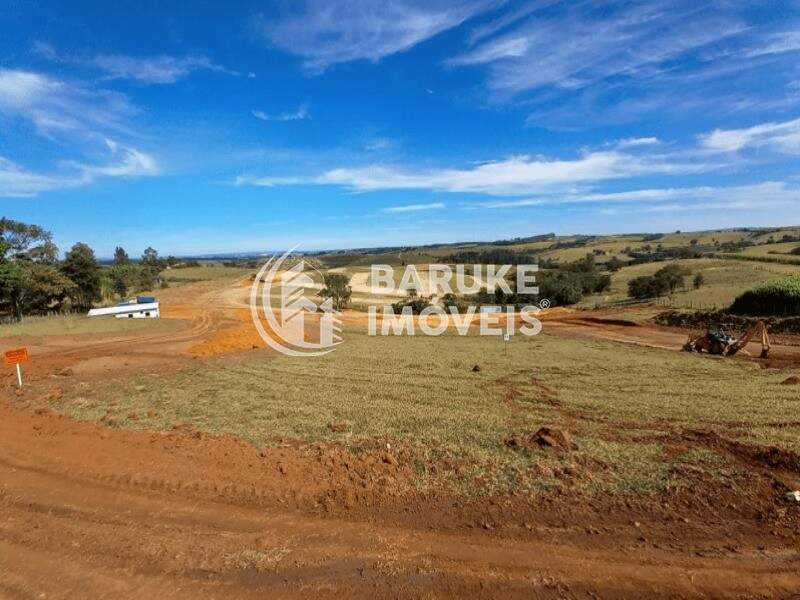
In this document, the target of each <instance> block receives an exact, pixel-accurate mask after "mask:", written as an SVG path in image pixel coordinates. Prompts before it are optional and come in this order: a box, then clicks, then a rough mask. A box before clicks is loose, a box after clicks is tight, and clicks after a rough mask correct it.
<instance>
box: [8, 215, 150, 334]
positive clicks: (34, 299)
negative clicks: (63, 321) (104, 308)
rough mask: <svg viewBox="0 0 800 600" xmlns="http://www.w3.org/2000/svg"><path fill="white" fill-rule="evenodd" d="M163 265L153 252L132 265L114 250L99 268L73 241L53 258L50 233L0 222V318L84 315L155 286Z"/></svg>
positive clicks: (88, 251) (88, 252) (89, 253)
mask: <svg viewBox="0 0 800 600" xmlns="http://www.w3.org/2000/svg"><path fill="white" fill-rule="evenodd" d="M164 266H165V261H163V260H161V259H159V257H158V253H157V252H156V251H155V250H154V249H153V248H147V250H145V251H144V254H143V255H142V257H141V259H140V260H139V261H137V262H134V261H132V260H131V259H130V258H129V257H128V254H127V252H125V250H124V249H123V248H121V247H117V249H116V251H115V252H114V263H113V265H112V266H111V267H110V268H108V269H103V268H102V267H101V266H100V265H99V264H98V262H97V258H96V257H95V253H94V250H92V248H90V247H89V246H88V245H87V244H84V243H82V242H78V243H76V244H75V245H73V246H72V248H70V249H69V251H68V252H67V253H66V254H65V255H64V258H63V260H59V250H58V247H57V246H56V245H55V243H53V235H52V233H51V232H49V231H47V230H45V229H43V228H42V227H39V226H38V225H29V224H27V223H22V222H20V221H14V220H12V219H7V218H2V219H0V314H5V315H10V316H11V317H12V318H14V319H21V318H22V317H23V316H24V315H35V314H46V313H50V312H71V311H86V310H88V309H90V308H91V307H92V305H93V304H94V303H95V302H98V301H100V300H102V299H104V298H113V297H114V296H117V297H120V298H122V297H124V296H125V295H126V294H128V293H130V292H140V291H145V290H151V289H153V288H154V287H156V286H157V285H159V284H161V280H160V277H159V273H160V272H161V270H162V269H163V268H164Z"/></svg>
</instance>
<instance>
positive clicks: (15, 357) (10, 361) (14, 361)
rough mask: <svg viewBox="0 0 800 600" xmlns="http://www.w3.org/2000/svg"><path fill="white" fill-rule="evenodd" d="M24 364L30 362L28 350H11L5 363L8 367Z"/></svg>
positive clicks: (7, 353) (6, 356)
mask: <svg viewBox="0 0 800 600" xmlns="http://www.w3.org/2000/svg"><path fill="white" fill-rule="evenodd" d="M24 362H28V349H27V348H17V349H16V350H9V351H8V352H6V355H5V363H6V364H7V365H18V364H20V363H24Z"/></svg>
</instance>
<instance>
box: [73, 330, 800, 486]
mask: <svg viewBox="0 0 800 600" xmlns="http://www.w3.org/2000/svg"><path fill="white" fill-rule="evenodd" d="M475 364H479V365H480V367H481V369H480V372H472V370H471V369H472V367H473V365H475ZM783 377H785V374H781V373H779V372H775V371H765V370H762V369H759V368H758V366H757V365H754V364H750V363H743V362H738V361H737V362H735V363H734V362H733V361H725V360H715V359H710V358H707V357H699V356H695V355H688V354H681V353H678V352H672V351H663V350H657V349H645V348H637V347H632V346H626V345H621V344H615V343H611V342H591V341H576V340H570V339H564V338H561V337H556V336H552V335H547V333H544V334H542V335H540V336H538V337H536V338H524V337H519V336H518V337H516V338H514V339H513V340H512V341H511V342H509V343H508V344H507V347H504V345H503V342H502V341H501V340H498V339H490V338H486V337H479V336H468V337H459V336H457V335H455V334H453V335H445V336H442V337H438V338H432V337H425V336H417V337H369V336H367V335H365V334H364V333H362V332H357V331H348V332H347V341H346V343H345V344H344V345H343V346H342V347H341V348H339V349H337V350H336V352H334V353H332V354H330V355H327V356H325V357H321V358H314V359H303V360H298V359H292V358H287V357H283V356H265V355H263V354H260V355H259V357H258V358H253V359H249V360H247V361H245V362H241V363H236V364H234V365H228V366H224V365H223V364H220V366H217V367H211V368H202V369H200V368H198V369H196V370H192V371H188V372H182V373H179V374H176V375H169V376H161V377H156V376H142V377H137V378H135V379H133V380H130V381H127V382H115V384H114V385H113V386H112V385H109V386H108V387H107V388H106V389H103V390H102V391H101V394H100V396H99V397H98V398H95V399H85V398H78V399H73V400H71V401H70V402H68V403H65V404H63V405H61V406H60V407H58V408H60V410H63V411H65V412H67V413H69V414H71V415H74V416H76V417H78V418H81V419H89V420H100V419H104V420H106V422H108V420H109V418H111V419H112V420H113V421H112V422H116V423H118V424H119V425H121V426H125V427H133V428H144V429H161V430H168V429H170V428H171V427H172V426H173V425H174V424H176V423H189V424H192V425H193V426H195V427H197V428H198V429H200V430H204V431H208V432H211V433H214V434H222V433H233V434H236V435H238V436H241V437H242V438H244V439H246V440H249V441H251V442H253V443H254V444H256V445H259V446H263V445H267V446H268V445H272V444H274V443H276V442H277V441H278V440H280V439H281V438H290V439H298V440H302V441H305V442H310V443H311V442H320V441H323V442H324V441H339V442H342V443H345V444H348V445H356V444H357V443H358V442H359V441H363V440H365V439H373V438H380V439H388V440H401V441H402V442H404V443H408V444H410V445H411V446H412V447H413V448H415V449H416V451H417V452H419V453H420V456H424V457H426V459H430V458H431V457H434V458H435V457H440V458H441V457H447V458H450V459H456V460H459V461H465V462H466V463H467V464H469V465H472V468H473V469H474V470H476V472H480V473H481V474H482V477H483V478H484V480H486V481H487V486H488V487H487V488H486V491H493V490H494V491H496V490H505V491H536V490H538V489H542V487H548V486H552V485H557V482H556V481H555V480H554V479H549V478H548V477H547V476H544V477H543V476H542V471H543V470H544V472H545V473H550V472H556V473H557V472H558V469H559V468H564V467H569V468H579V466H580V465H581V464H603V465H606V466H607V468H605V469H603V470H601V472H600V473H595V474H593V475H592V477H590V478H587V480H586V481H585V482H581V485H582V486H583V487H584V488H585V489H586V490H587V491H589V492H593V491H617V492H652V491H656V490H658V489H662V488H663V487H664V486H667V485H671V484H676V483H677V482H676V481H673V480H672V475H671V471H670V463H669V461H667V460H666V459H665V453H664V446H663V444H662V443H661V442H660V441H659V440H660V439H661V438H663V437H664V436H665V433H664V429H663V424H664V423H665V422H669V423H671V426H677V425H680V426H685V427H687V428H697V427H709V426H711V427H713V426H729V425H731V424H736V431H737V432H738V435H740V436H741V437H742V438H743V439H753V440H759V441H761V442H770V443H777V444H781V445H783V446H785V447H787V448H791V449H794V450H795V451H800V436H798V435H797V430H796V429H792V428H780V427H773V426H772V425H770V423H777V422H781V421H786V419H787V415H790V414H792V412H793V411H796V409H797V399H796V396H797V392H796V390H793V389H791V388H789V387H787V386H781V385H779V381H781V379H782V378H783ZM153 411H154V412H153ZM147 415H150V416H147ZM341 422H344V423H347V424H349V428H350V430H349V431H348V432H346V433H336V432H334V431H332V430H331V428H330V425H331V424H332V423H341ZM544 424H549V425H553V424H555V425H557V426H560V427H564V428H565V429H567V430H569V431H570V432H571V433H572V434H573V436H574V438H575V440H576V442H577V445H578V450H577V452H574V453H570V454H569V455H568V456H563V457H562V456H560V455H554V454H552V453H546V452H543V451H540V450H531V451H525V452H520V451H515V450H512V449H509V448H508V447H507V446H506V445H505V444H504V440H505V439H506V438H508V436H510V435H511V434H513V433H526V432H527V433H530V432H534V431H536V429H537V428H538V427H539V426H541V425H544ZM706 458H708V457H706ZM576 465H577V467H576ZM553 469H555V471H553Z"/></svg>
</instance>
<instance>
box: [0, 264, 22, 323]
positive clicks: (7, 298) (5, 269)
mask: <svg viewBox="0 0 800 600" xmlns="http://www.w3.org/2000/svg"><path fill="white" fill-rule="evenodd" d="M21 291H22V269H21V268H20V266H19V264H18V263H16V262H11V261H9V260H0V307H3V308H6V309H7V310H9V311H10V312H11V314H12V315H13V316H14V318H16V319H19V318H20V317H21V316H22V311H21V307H20V302H19V296H20V293H21Z"/></svg>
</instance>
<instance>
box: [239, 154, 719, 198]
mask: <svg viewBox="0 0 800 600" xmlns="http://www.w3.org/2000/svg"><path fill="white" fill-rule="evenodd" d="M710 168H711V166H710V165H709V164H706V163H702V162H699V161H680V160H676V159H674V158H673V157H662V156H652V157H647V156H639V155H634V154H630V153H624V152H619V151H594V152H585V153H583V154H582V155H580V156H579V157H577V158H574V159H559V158H546V157H533V156H526V155H522V156H512V157H509V158H506V159H502V160H497V161H491V162H486V163H482V164H479V165H477V166H474V167H471V168H466V169H433V170H431V169H429V170H413V169H408V168H403V167H397V166H385V165H369V166H366V167H355V168H338V169H331V170H329V171H326V172H324V173H322V174H321V175H317V176H312V177H308V178H298V177H279V178H275V177H249V178H248V177H240V178H239V179H237V184H239V185H256V186H275V185H299V184H306V185H334V186H340V187H344V188H348V189H351V190H354V191H359V192H369V191H376V190H389V189H428V190H433V191H444V192H473V193H484V194H490V195H501V196H502V195H519V194H527V193H533V192H538V191H541V190H543V189H555V188H560V187H561V188H563V187H569V186H574V185H576V184H586V183H592V182H599V181H605V180H612V179H626V178H631V177H636V176H641V175H648V174H649V175H652V174H677V173H699V172H703V171H706V170H708V169H710Z"/></svg>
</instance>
